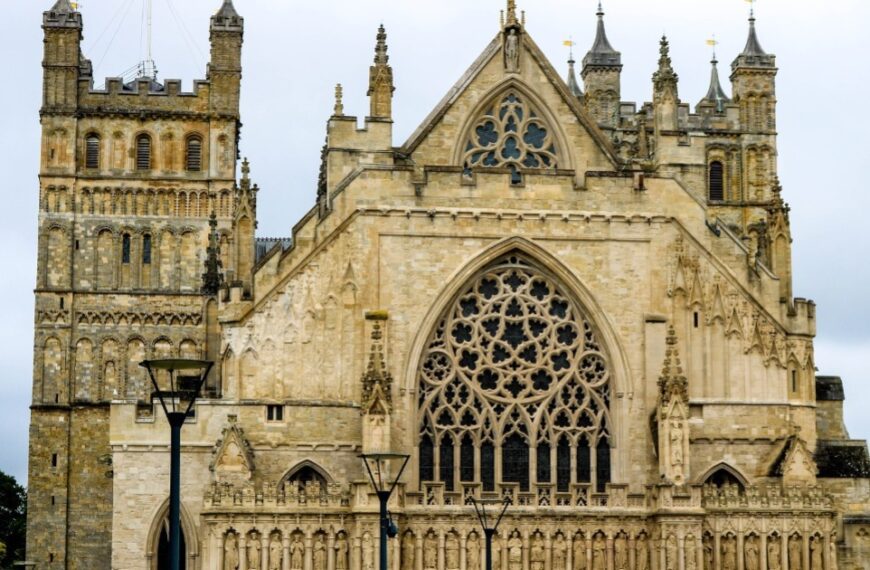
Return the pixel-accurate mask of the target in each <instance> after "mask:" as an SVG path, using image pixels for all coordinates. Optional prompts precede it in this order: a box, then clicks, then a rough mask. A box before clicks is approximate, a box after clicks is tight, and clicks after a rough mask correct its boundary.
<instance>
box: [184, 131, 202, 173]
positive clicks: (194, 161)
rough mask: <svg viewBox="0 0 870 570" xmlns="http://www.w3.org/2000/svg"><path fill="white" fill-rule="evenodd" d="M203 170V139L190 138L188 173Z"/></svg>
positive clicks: (188, 141) (188, 145)
mask: <svg viewBox="0 0 870 570" xmlns="http://www.w3.org/2000/svg"><path fill="white" fill-rule="evenodd" d="M200 170H202V139H200V138H199V137H190V138H189V139H187V171H188V172H199V171H200Z"/></svg>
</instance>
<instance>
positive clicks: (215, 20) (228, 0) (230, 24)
mask: <svg viewBox="0 0 870 570" xmlns="http://www.w3.org/2000/svg"><path fill="white" fill-rule="evenodd" d="M244 25H245V19H244V18H242V17H241V16H240V15H239V13H238V12H237V11H236V7H235V6H233V0H224V1H223V4H221V7H220V8H219V9H218V11H217V12H216V13H215V15H214V16H212V17H211V27H212V29H215V28H221V29H225V30H228V31H229V30H232V31H239V30H241V29H242V28H243V27H244Z"/></svg>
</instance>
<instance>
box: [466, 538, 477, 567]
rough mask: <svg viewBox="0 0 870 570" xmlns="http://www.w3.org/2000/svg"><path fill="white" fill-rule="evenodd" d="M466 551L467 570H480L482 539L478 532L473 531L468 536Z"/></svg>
mask: <svg viewBox="0 0 870 570" xmlns="http://www.w3.org/2000/svg"><path fill="white" fill-rule="evenodd" d="M466 550H467V552H466V553H465V568H466V570H480V539H478V538H477V534H475V533H473V532H472V533H471V535H469V537H468V541H467V544H466Z"/></svg>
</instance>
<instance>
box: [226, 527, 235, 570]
mask: <svg viewBox="0 0 870 570" xmlns="http://www.w3.org/2000/svg"><path fill="white" fill-rule="evenodd" d="M224 570H239V543H238V539H237V538H236V535H235V533H232V532H231V533H230V534H228V535H227V538H226V541H225V542H224Z"/></svg>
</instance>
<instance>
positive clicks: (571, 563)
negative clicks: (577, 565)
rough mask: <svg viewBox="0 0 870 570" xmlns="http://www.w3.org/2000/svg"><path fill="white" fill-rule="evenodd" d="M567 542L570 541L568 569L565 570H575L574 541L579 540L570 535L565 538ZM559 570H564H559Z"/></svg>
mask: <svg viewBox="0 0 870 570" xmlns="http://www.w3.org/2000/svg"><path fill="white" fill-rule="evenodd" d="M565 540H567V541H568V552H567V553H566V554H565V565H566V566H567V568H566V569H565V570H574V541H575V540H577V537H576V536H572V535H570V534H569V535H568V536H566V537H565ZM558 570H562V569H561V568H559V569H558Z"/></svg>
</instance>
